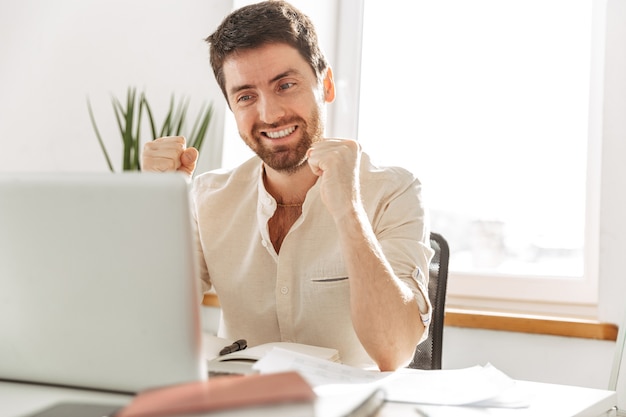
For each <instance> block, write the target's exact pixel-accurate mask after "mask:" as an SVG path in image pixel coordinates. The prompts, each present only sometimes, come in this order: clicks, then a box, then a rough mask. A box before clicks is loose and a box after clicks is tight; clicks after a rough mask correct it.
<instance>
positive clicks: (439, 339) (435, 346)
mask: <svg viewBox="0 0 626 417" xmlns="http://www.w3.org/2000/svg"><path fill="white" fill-rule="evenodd" d="M430 245H431V247H432V248H433V250H434V251H435V254H434V255H433V258H432V260H431V261H430V266H429V281H428V298H430V302H431V304H432V306H433V315H432V318H431V322H430V328H429V329H428V338H427V339H426V340H424V341H423V342H422V343H420V344H419V345H417V348H416V349H415V354H414V356H413V360H412V361H411V363H410V364H409V368H415V369H441V354H442V350H443V317H444V308H445V305H446V286H447V283H448V262H449V261H450V248H449V247H448V242H446V240H445V239H444V238H443V236H441V235H440V234H438V233H434V232H433V233H431V234H430Z"/></svg>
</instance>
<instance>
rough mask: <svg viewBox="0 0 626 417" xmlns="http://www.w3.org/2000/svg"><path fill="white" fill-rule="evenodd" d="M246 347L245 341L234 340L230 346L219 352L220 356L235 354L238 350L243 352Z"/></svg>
mask: <svg viewBox="0 0 626 417" xmlns="http://www.w3.org/2000/svg"><path fill="white" fill-rule="evenodd" d="M247 347H248V342H246V339H239V340H235V341H234V342H233V343H232V344H231V345H228V346H225V347H224V348H223V349H222V350H220V356H222V355H226V354H228V353H233V352H237V351H238V350H244V349H245V348H247Z"/></svg>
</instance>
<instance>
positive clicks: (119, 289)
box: [0, 173, 206, 392]
mask: <svg viewBox="0 0 626 417" xmlns="http://www.w3.org/2000/svg"><path fill="white" fill-rule="evenodd" d="M195 267H196V265H195V262H194V245H193V234H192V223H191V218H190V211H189V194H188V182H187V181H186V180H185V179H184V178H183V177H182V176H180V175H178V174H147V173H143V174H140V173H124V174H110V173H106V174H59V173H55V174H0V379H7V380H18V381H29V382H37V383H50V384H59V385H67V386H75V387H85V388H93V389H102V390H111V391H121V392H137V391H139V390H142V389H145V388H149V387H154V386H161V385H166V384H172V383H178V382H185V381H192V380H200V379H205V378H206V364H205V361H204V359H203V356H202V347H201V343H202V340H201V324H200V292H199V288H198V284H197V281H196V274H195Z"/></svg>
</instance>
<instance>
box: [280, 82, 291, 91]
mask: <svg viewBox="0 0 626 417" xmlns="http://www.w3.org/2000/svg"><path fill="white" fill-rule="evenodd" d="M293 84H294V83H283V84H281V85H279V86H278V89H279V90H287V89H289V88H291V87H293Z"/></svg>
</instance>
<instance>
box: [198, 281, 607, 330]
mask: <svg viewBox="0 0 626 417" xmlns="http://www.w3.org/2000/svg"><path fill="white" fill-rule="evenodd" d="M202 304H203V305H204V306H206V307H219V306H220V302H219V300H218V298H217V296H216V295H215V294H213V293H207V294H204V299H203V301H202ZM444 323H445V325H446V326H452V327H466V328H472V329H488V330H503V331H508V332H520V333H534V334H547V335H554V336H569V337H580V338H585V339H599V340H611V341H615V340H617V330H618V328H617V326H616V325H615V324H611V323H601V322H598V321H593V320H582V319H573V318H563V317H548V316H545V317H544V316H534V315H528V314H514V313H501V312H493V311H478V310H464V309H458V308H446V316H445V319H444Z"/></svg>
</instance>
